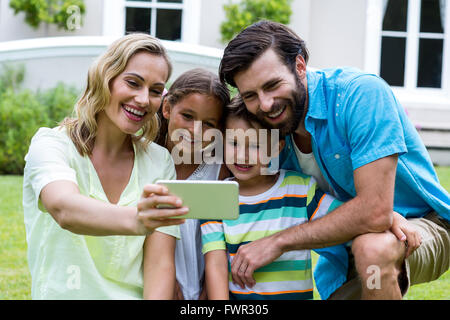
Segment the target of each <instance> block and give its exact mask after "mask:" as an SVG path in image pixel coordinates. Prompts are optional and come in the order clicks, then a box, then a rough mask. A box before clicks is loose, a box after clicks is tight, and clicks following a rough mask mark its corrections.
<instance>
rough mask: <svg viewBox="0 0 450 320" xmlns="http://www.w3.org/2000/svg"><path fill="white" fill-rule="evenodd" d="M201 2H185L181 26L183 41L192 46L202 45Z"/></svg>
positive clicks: (192, 0)
mask: <svg viewBox="0 0 450 320" xmlns="http://www.w3.org/2000/svg"><path fill="white" fill-rule="evenodd" d="M201 6H202V2H201V0H185V1H184V14H183V21H182V24H181V39H183V42H188V43H192V44H199V43H200V13H201V10H202V9H201Z"/></svg>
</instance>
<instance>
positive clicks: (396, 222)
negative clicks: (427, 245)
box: [391, 211, 422, 259]
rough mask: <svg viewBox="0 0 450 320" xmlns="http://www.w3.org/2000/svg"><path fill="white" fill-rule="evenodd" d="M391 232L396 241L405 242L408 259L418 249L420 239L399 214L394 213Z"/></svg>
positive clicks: (412, 227) (410, 225) (411, 226)
mask: <svg viewBox="0 0 450 320" xmlns="http://www.w3.org/2000/svg"><path fill="white" fill-rule="evenodd" d="M391 232H392V233H393V234H395V236H396V237H397V239H398V240H400V241H405V245H406V255H405V259H406V258H408V257H409V256H410V255H411V254H412V253H413V252H414V250H416V249H417V248H418V247H420V244H421V243H422V237H421V235H420V233H419V232H418V231H417V230H416V228H414V226H413V225H412V224H411V223H409V222H408V220H407V219H406V218H405V217H403V216H402V215H401V214H399V213H397V212H395V211H394V218H393V221H392V227H391Z"/></svg>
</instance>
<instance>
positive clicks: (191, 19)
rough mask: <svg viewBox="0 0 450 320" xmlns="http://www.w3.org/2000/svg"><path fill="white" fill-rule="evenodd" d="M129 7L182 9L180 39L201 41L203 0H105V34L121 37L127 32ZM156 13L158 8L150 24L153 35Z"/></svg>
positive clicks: (153, 13)
mask: <svg viewBox="0 0 450 320" xmlns="http://www.w3.org/2000/svg"><path fill="white" fill-rule="evenodd" d="M127 7H135V8H136V7H138V8H152V9H177V10H182V20H181V40H180V41H181V42H188V43H192V44H198V43H199V39H200V19H199V17H200V12H201V0H183V3H160V2H156V0H151V2H147V1H127V0H105V1H103V9H104V10H103V35H104V36H112V37H120V36H123V35H124V34H125V19H126V14H125V12H126V8H127ZM156 14H157V10H152V20H151V23H152V25H151V26H150V30H151V34H152V35H155V32H156ZM196 17H197V19H196Z"/></svg>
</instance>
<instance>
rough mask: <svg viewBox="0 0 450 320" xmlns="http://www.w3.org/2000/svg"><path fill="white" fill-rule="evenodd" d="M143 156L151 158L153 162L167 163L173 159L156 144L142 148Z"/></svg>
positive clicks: (152, 143) (165, 150) (151, 143)
mask: <svg viewBox="0 0 450 320" xmlns="http://www.w3.org/2000/svg"><path fill="white" fill-rule="evenodd" d="M140 149H141V150H142V152H141V155H142V156H143V157H145V158H150V159H152V160H153V161H167V160H168V159H169V158H171V156H170V153H169V151H168V150H167V149H166V148H164V147H163V146H160V145H159V144H157V143H156V142H150V143H149V144H148V145H146V146H145V145H144V146H143V147H142V148H140Z"/></svg>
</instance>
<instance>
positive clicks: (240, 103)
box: [224, 94, 264, 129]
mask: <svg viewBox="0 0 450 320" xmlns="http://www.w3.org/2000/svg"><path fill="white" fill-rule="evenodd" d="M231 117H235V118H239V119H243V120H245V122H247V123H248V125H249V126H250V127H251V128H254V129H263V128H264V124H263V123H262V122H261V121H260V120H259V119H258V118H257V117H256V116H255V115H254V114H253V113H251V112H250V111H248V110H247V107H246V106H245V103H244V100H243V99H242V97H241V96H240V95H239V94H237V95H236V96H235V97H234V98H233V99H231V102H230V103H229V104H228V105H227V107H226V108H225V115H224V119H225V121H226V120H228V118H231Z"/></svg>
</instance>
